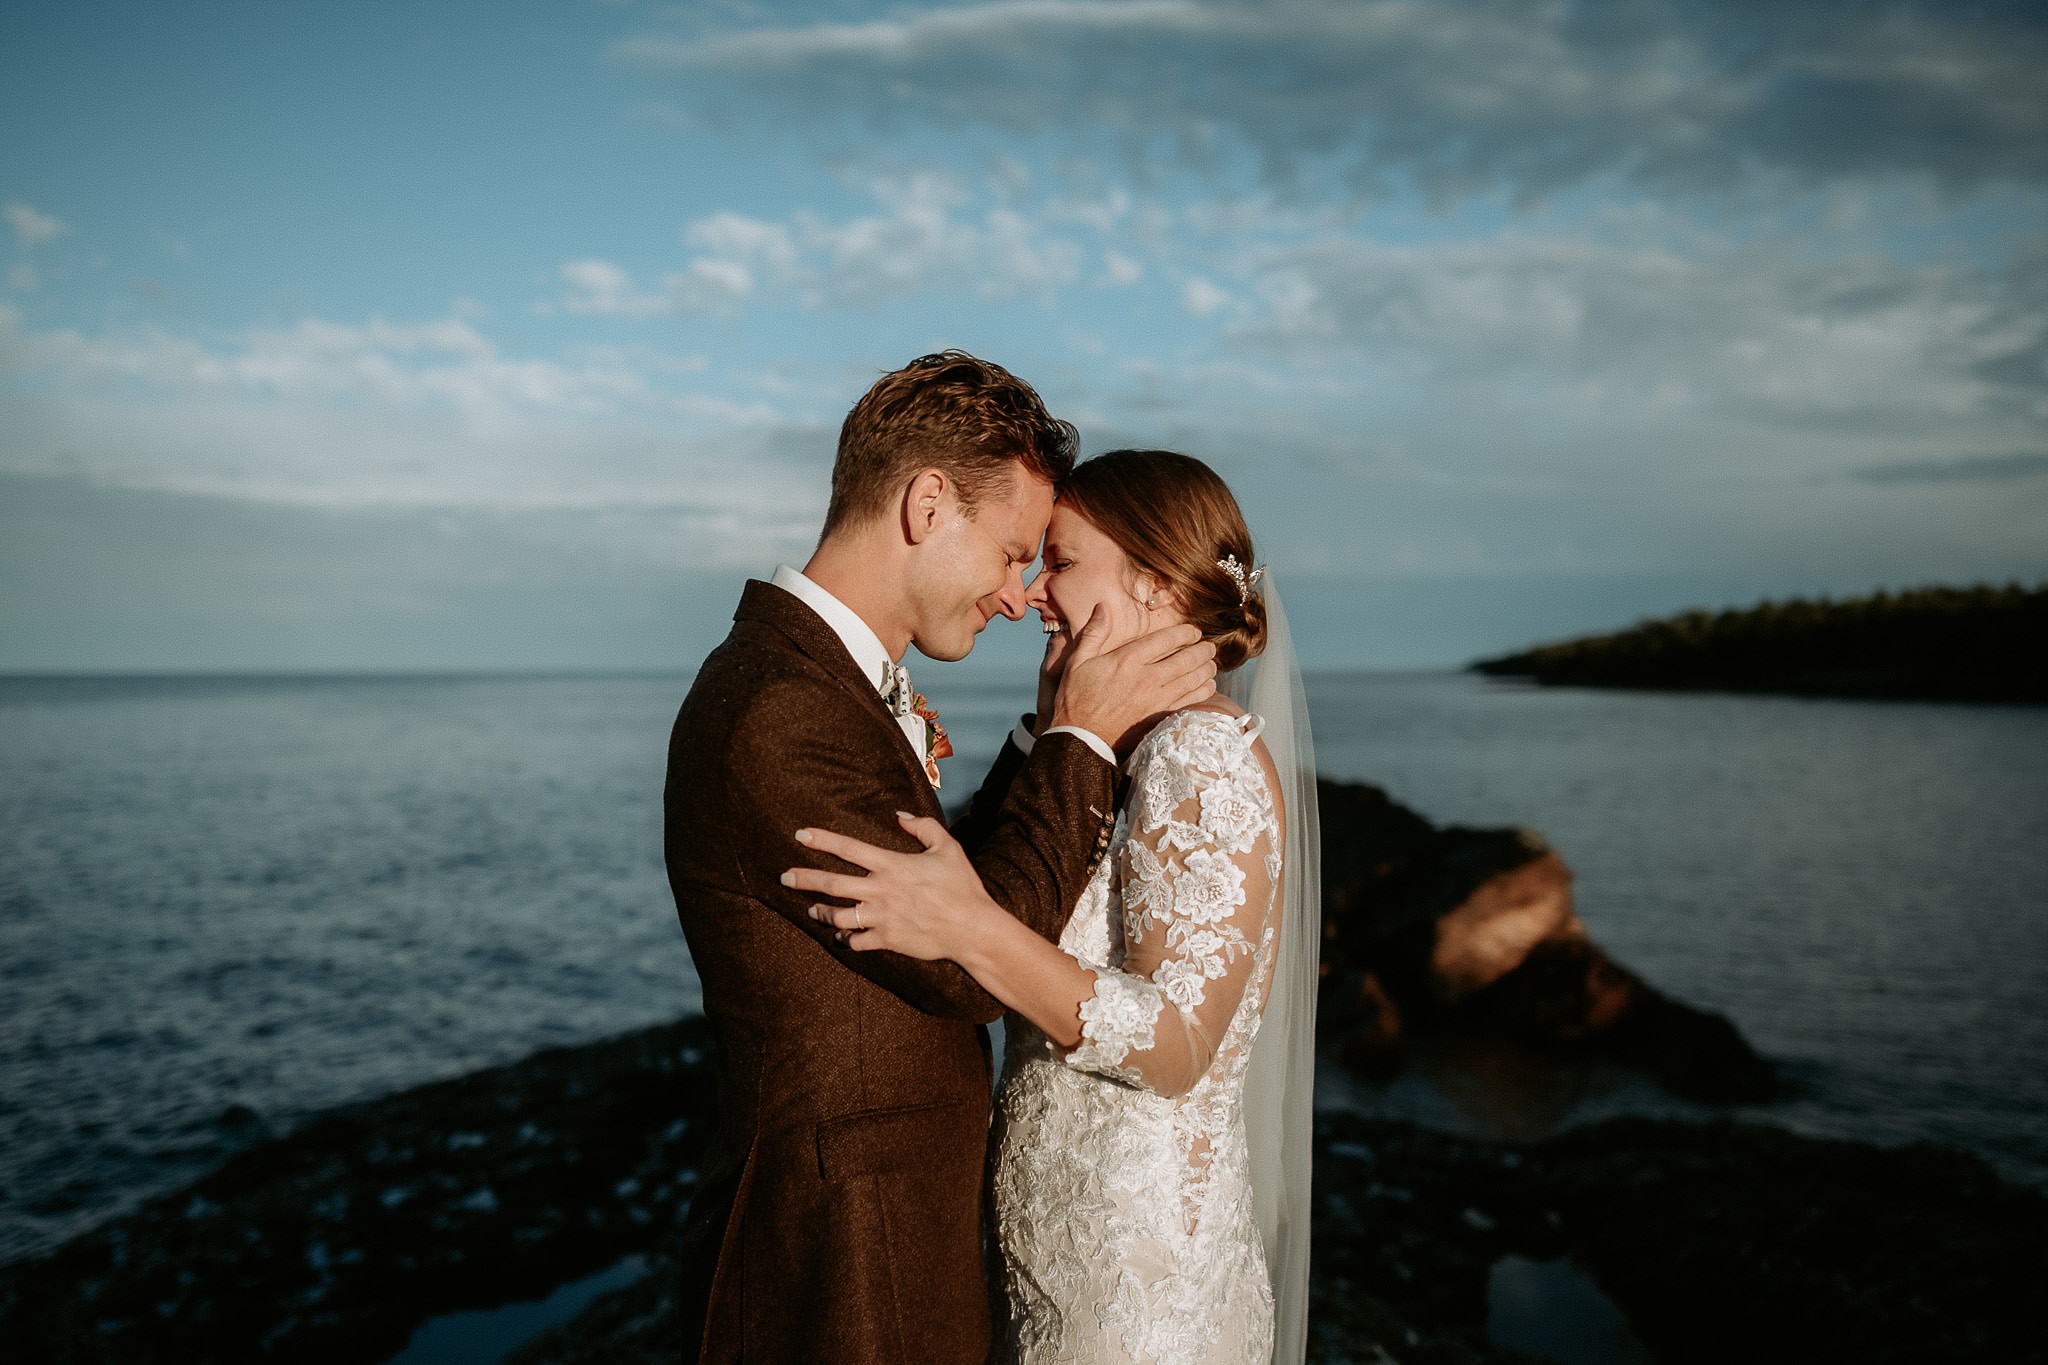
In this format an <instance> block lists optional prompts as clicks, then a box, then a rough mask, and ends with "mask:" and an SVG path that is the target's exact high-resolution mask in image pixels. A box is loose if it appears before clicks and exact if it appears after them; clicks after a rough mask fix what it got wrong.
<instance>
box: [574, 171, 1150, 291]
mask: <svg viewBox="0 0 2048 1365" xmlns="http://www.w3.org/2000/svg"><path fill="white" fill-rule="evenodd" d="M871 192H872V194H873V195H874V198H875V199H876V200H877V202H878V206H879V211H878V212H875V213H870V214H860V215H855V216H853V217H849V218H843V219H838V220H834V219H830V218H827V217H825V216H824V215H822V214H819V213H816V212H813V211H810V210H802V211H799V212H798V213H796V214H795V215H793V216H792V217H791V218H790V219H789V221H787V222H769V221H766V220H764V219H759V218H750V217H747V216H745V215H743V214H739V213H733V212H721V213H716V214H712V215H710V216H708V217H705V218H699V219H696V220H695V221H693V222H691V223H690V224H688V225H687V226H686V227H685V228H684V230H683V242H684V244H685V245H686V246H688V247H690V248H692V249H694V250H695V251H696V252H697V254H696V255H694V256H692V257H690V259H689V260H688V261H686V262H685V263H684V264H683V265H682V267H681V268H679V269H676V270H672V271H668V272H666V273H664V274H663V275H662V276H661V280H660V284H659V286H658V287H656V288H653V289H642V288H640V287H639V286H637V285H635V284H634V282H633V279H632V277H631V276H630V275H629V274H628V273H627V272H626V271H624V270H623V269H621V268H620V267H618V266H615V265H612V264H610V263H608V262H605V261H598V260H586V261H574V262H571V263H570V264H569V265H566V266H564V267H563V269H562V276H563V279H564V282H565V283H566V284H568V286H569V291H568V293H567V294H566V295H565V296H564V297H563V299H562V301H561V306H562V307H563V308H565V309H566V310H568V311H570V312H575V313H597V314H605V315H609V316H614V317H652V316H656V315H661V314H677V315H683V316H714V317H715V316H723V315H728V314H731V313H732V312H734V311H735V310H737V309H738V308H740V307H741V306H742V305H744V304H747V303H750V302H753V301H756V300H760V299H767V298H776V297H783V296H793V297H795V298H796V299H798V300H799V301H800V302H802V303H803V304H804V305H805V306H807V307H810V308H876V307H880V306H882V305H884V304H887V303H891V302H894V301H896V300H899V299H904V298H909V297H912V296H914V295H917V294H920V293H924V292H927V291H954V292H961V291H964V292H969V293H972V294H974V295H977V296H979V297H982V298H988V299H1002V298H1012V297H1015V296H1017V295H1023V294H1036V295H1039V296H1047V295H1050V294H1051V293H1052V292H1053V291H1054V290H1057V289H1059V288H1061V287H1064V286H1066V285H1069V284H1072V283H1073V282H1075V281H1076V280H1077V279H1079V278H1080V275H1081V270H1082V263H1083V260H1084V259H1085V256H1086V253H1085V251H1084V250H1083V248H1082V246H1081V245H1080V244H1079V243H1078V242H1076V241H1074V240H1072V239H1070V238H1068V237H1064V236H1061V235H1059V234H1057V233H1054V232H1052V231H1049V230H1048V228H1047V220H1046V217H1045V216H1034V215H1030V214H1026V213H1022V212H1019V211H1017V210H1016V209H1013V208H1010V207H1006V206H1001V205H997V206H993V207H987V208H983V209H981V210H979V211H974V210H971V209H970V208H969V204H970V201H971V195H970V193H969V191H968V189H967V188H966V187H965V186H964V185H963V184H962V183H961V182H959V181H957V180H955V179H953V178H952V177H950V176H944V175H938V174H918V175H911V176H907V177H900V178H895V179H885V180H880V181H877V182H876V183H875V184H874V185H873V186H872V187H871ZM1057 216H1058V218H1059V220H1060V221H1066V222H1074V221H1087V220H1086V219H1085V218H1083V219H1078V220H1077V218H1076V217H1075V215H1074V213H1073V211H1072V210H1071V208H1070V206H1062V207H1061V209H1060V210H1059V213H1058V215H1057ZM1119 260H1120V261H1123V258H1119ZM1123 264H1124V265H1125V266H1127V267H1132V268H1134V263H1131V262H1128V261H1123Z"/></svg>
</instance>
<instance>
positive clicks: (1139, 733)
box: [1039, 608, 1216, 754]
mask: <svg viewBox="0 0 2048 1365" xmlns="http://www.w3.org/2000/svg"><path fill="white" fill-rule="evenodd" d="M1107 633H1108V626H1107V622H1106V620H1105V618H1104V617H1103V615H1102V612H1101V609H1100V608H1097V610H1096V612H1095V614H1094V615H1093V616H1090V617H1089V618H1088V624H1087V625H1085V626H1083V627H1082V628H1081V632H1080V634H1079V635H1077V636H1076V637H1075V638H1074V641H1073V644H1072V645H1071V646H1070V647H1069V648H1068V650H1067V651H1066V652H1065V655H1064V657H1063V658H1062V659H1061V660H1060V672H1059V687H1058V692H1057V694H1056V696H1055V698H1054V701H1053V705H1052V719H1051V720H1050V721H1047V720H1046V719H1045V711H1044V710H1043V709H1041V710H1040V712H1039V723H1040V727H1041V730H1043V729H1046V728H1050V727H1051V726H1054V725H1072V726H1075V727H1076V728H1078V729H1082V730H1086V731H1088V732H1089V733H1090V734H1095V735H1100V736H1101V737H1102V738H1103V739H1104V740H1106V741H1108V742H1109V744H1110V745H1111V746H1112V747H1114V748H1115V749H1116V751H1117V752H1118V753H1120V754H1123V753H1129V752H1130V749H1131V746H1133V745H1135V744H1136V743H1137V742H1138V741H1139V740H1140V739H1142V738H1144V734H1145V731H1146V729H1148V728H1149V727H1150V722H1151V721H1153V720H1154V719H1155V718H1156V717H1158V716H1162V715H1165V714H1166V713H1168V712H1170V711H1179V710H1182V709H1184V708H1186V707H1189V706H1196V705H1199V704H1200V703H1202V702H1205V701H1207V700H1208V699H1209V698H1210V697H1212V696H1214V695H1215V694H1216V646H1215V645H1213V644H1211V643H1209V642H1208V641H1207V640H1204V639H1203V638H1202V633H1201V631H1199V630H1197V629H1196V628H1195V627H1193V626H1191V625H1186V624H1182V625H1176V626H1162V627H1161V628H1160V629H1158V630H1155V631H1152V632H1150V633H1148V634H1145V635H1140V636H1139V637H1138V638H1137V639H1135V640H1131V641H1128V642H1126V643H1124V644H1121V645H1118V646H1117V647H1116V648H1115V649H1104V648H1103V647H1102V641H1103V638H1104V636H1105V635H1106V634H1107ZM1043 696H1044V689H1043V675H1042V674H1041V689H1040V697H1041V698H1043Z"/></svg>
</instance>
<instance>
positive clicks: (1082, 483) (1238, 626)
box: [1060, 450, 1266, 673]
mask: <svg viewBox="0 0 2048 1365" xmlns="http://www.w3.org/2000/svg"><path fill="white" fill-rule="evenodd" d="M1060 501H1061V502H1063V503H1065V504H1066V505H1067V506H1069V507H1071V508H1073V509H1074V510H1075V511H1076V512H1079V513H1080V514H1081V515H1082V516H1083V517H1085V518H1087V521H1088V524H1089V525H1090V526H1093V527H1094V528H1095V529H1096V530H1098V531H1100V532H1102V534H1104V535H1106V536H1108V537H1109V538H1110V539H1111V540H1113V541H1115V542H1116V544H1117V548H1118V549H1120V550H1122V551H1123V552H1124V553H1125V554H1126V555H1128V556H1130V560H1131V564H1132V566H1133V567H1134V568H1135V569H1137V570H1138V571H1139V572H1141V573H1146V574H1150V575H1151V576H1152V577H1153V578H1154V579H1155V580H1157V581H1158V583H1159V585H1160V586H1161V587H1167V588H1172V589H1173V591H1174V595H1175V597H1177V598H1178V599H1179V601H1180V606H1181V613H1182V615H1184V616H1185V617H1186V618H1187V619H1188V621H1189V623H1190V624H1192V625H1194V626H1195V627H1196V628H1197V629H1198V630H1200V631H1201V632H1202V638H1203V639H1205V640H1208V641H1211V642H1212V643H1213V644H1215V646H1216V668H1217V671H1218V672H1222V673H1228V672H1229V671H1230V670H1231V669H1233V668H1236V667H1238V666H1239V665H1241V664H1243V663H1245V662H1246V661H1247V660H1251V659H1256V658H1257V657H1258V656H1259V655H1260V654H1261V653H1262V652H1264V650H1265V648H1266V604H1265V601H1264V600H1263V599H1261V598H1260V596H1259V595H1258V593H1257V592H1252V593H1251V594H1250V595H1249V596H1248V597H1247V596H1244V595H1243V594H1241V593H1240V591H1239V589H1238V586H1237V580H1236V579H1234V578H1232V577H1231V576H1230V574H1229V572H1228V571H1227V570H1225V569H1224V568H1223V565H1222V561H1223V559H1224V558H1225V557H1234V558H1235V559H1236V560H1237V562H1238V564H1239V565H1240V566H1242V570H1243V572H1245V573H1247V574H1248V573H1250V572H1251V570H1252V566H1253V565H1254V564H1256V563H1257V562H1258V561H1256V560H1255V559H1253V558H1252V533H1251V528H1250V527H1248V526H1246V525H1245V521H1244V512H1243V510H1242V509H1240V508H1239V507H1238V505H1237V499H1236V498H1235V497H1233V496H1232V495H1231V492H1230V485H1229V484H1226V483H1225V482H1223V480H1222V478H1221V477H1220V476H1219V475H1218V474H1217V473H1216V471H1215V470H1213V469H1211V468H1209V466H1207V465H1205V464H1203V463H1202V462H1201V461H1200V460H1198V459H1196V458H1195V457H1194V456H1192V455H1181V454H1178V453H1176V452H1174V451H1171V450H1112V451H1110V452H1109V453H1108V454H1106V455H1097V456H1096V457H1095V458H1094V459H1092V460H1083V461H1082V462H1081V463H1080V464H1078V465H1076V466H1074V472H1073V473H1072V474H1070V475H1068V476H1067V481H1066V482H1065V483H1063V484H1061V485H1060Z"/></svg>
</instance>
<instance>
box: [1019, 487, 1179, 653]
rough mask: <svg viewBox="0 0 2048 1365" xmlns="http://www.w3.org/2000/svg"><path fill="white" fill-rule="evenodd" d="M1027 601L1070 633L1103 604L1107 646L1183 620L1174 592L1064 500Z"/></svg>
mask: <svg viewBox="0 0 2048 1365" xmlns="http://www.w3.org/2000/svg"><path fill="white" fill-rule="evenodd" d="M1148 597H1149V598H1150V599H1151V600H1152V603H1153V605H1152V606H1151V607H1150V608H1149V609H1148V608H1147V607H1146V605H1145V602H1146V599H1147V598H1148ZM1024 605H1025V606H1027V607H1031V608H1034V609H1035V610H1036V611H1037V612H1038V615H1039V617H1040V619H1041V620H1044V621H1047V622H1051V623H1055V624H1057V625H1058V626H1059V627H1060V628H1061V629H1062V630H1065V631H1067V632H1068V633H1069V634H1075V633H1078V632H1079V631H1080V629H1081V627H1083V626H1085V625H1087V624H1088V618H1089V617H1090V616H1092V615H1094V613H1095V610H1096V608H1097V607H1100V608H1101V609H1102V611H1103V614H1104V616H1105V617H1106V620H1105V621H1104V625H1106V626H1107V627H1108V634H1107V635H1106V636H1105V637H1104V639H1103V648H1105V649H1114V648H1116V647H1117V646H1118V645H1120V644H1124V643H1125V642H1127V641H1130V640H1134V639H1136V638H1137V637H1138V636H1140V635H1142V634H1144V633H1145V632H1146V631H1148V630H1154V629H1157V628H1158V627H1160V626H1166V625H1172V624H1173V623H1175V622H1176V621H1178V620H1179V619H1180V612H1179V611H1178V609H1177V606H1176V604H1175V602H1174V600H1173V594H1172V592H1171V590H1169V589H1164V588H1160V587H1159V586H1157V585H1156V584H1154V583H1153V581H1152V579H1151V577H1150V576H1149V575H1147V574H1145V573H1143V572H1142V571H1140V570H1139V569H1138V567H1137V566H1136V565H1135V564H1133V563H1131V557H1130V556H1129V555H1127V554H1125V553H1124V552H1123V548H1122V547H1121V546H1119V545H1118V544H1117V543H1116V542H1115V541H1113V540H1111V539H1110V538H1109V537H1108V536H1106V535H1104V534H1103V533H1102V532H1101V531H1098V530H1097V529H1096V528H1095V526H1094V524H1093V523H1091V522H1090V521H1089V520H1088V519H1087V518H1086V517H1084V516H1082V515H1081V514H1080V513H1079V512H1077V511H1075V510H1074V509H1073V508H1072V507H1071V506H1069V505H1068V504H1066V503H1064V502H1062V503H1058V504H1055V505H1054V507H1053V509H1052V523H1051V524H1050V525H1049V526H1047V527H1046V531H1045V551H1044V554H1043V555H1042V556H1041V560H1040V567H1039V570H1038V575H1037V577H1035V578H1033V579H1032V580H1031V586H1030V588H1029V589H1027V590H1026V592H1025V594H1024Z"/></svg>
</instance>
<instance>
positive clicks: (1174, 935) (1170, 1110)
mask: <svg viewBox="0 0 2048 1365" xmlns="http://www.w3.org/2000/svg"><path fill="white" fill-rule="evenodd" d="M1260 724H1261V722H1260V721H1259V720H1258V718H1257V717H1255V716H1250V715H1247V716H1245V717H1242V718H1233V717H1229V716H1224V715H1221V714H1219V713H1217V712H1214V711H1203V710H1193V711H1184V712H1181V713H1179V714H1178V715H1175V716H1172V717H1169V718H1168V719H1167V720H1165V721H1163V722H1161V723H1160V725H1159V726H1158V728H1156V729H1154V730H1153V731H1152V733H1151V734H1150V735H1148V736H1147V737H1146V738H1145V740H1144V742H1143V743H1141V744H1140V745H1139V746H1138V748H1137V751H1136V752H1135V753H1134V754H1133V756H1132V761H1131V778H1132V783H1131V792H1130V796H1129V798H1128V800H1127V801H1126V803H1125V806H1124V809H1123V810H1122V811H1120V812H1119V813H1118V818H1117V822H1116V828H1115V833H1114V835H1113V837H1112V842H1111V843H1110V845H1109V848H1108V851H1107V853H1106V854H1105V856H1104V857H1103V859H1102V861H1101V864H1100V865H1099V866H1098V867H1097V868H1096V870H1095V874H1094V877H1093V878H1092V879H1091V880H1090V882H1089V884H1088V888H1087V890H1086V891H1085V892H1084V893H1083V894H1082V897H1081V901H1080V905H1079V906H1078V907H1077V908H1076V909H1075V911H1074V915H1073V918H1072V919H1071V920H1069V921H1068V923H1067V926H1066V929H1065V932H1064V933H1063V934H1062V935H1061V937H1060V946H1061V947H1062V948H1064V949H1065V950H1066V951H1067V952H1068V953H1070V954H1072V955H1073V956H1074V957H1075V958H1077V959H1078V960H1079V961H1080V962H1082V963H1083V964H1084V965H1086V966H1087V967H1089V968H1090V970H1092V971H1093V972H1094V973H1095V976H1096V984H1095V994H1094V996H1093V998H1092V999H1090V1000H1088V1001H1086V1002H1085V1003H1083V1005H1082V1006H1081V1026H1082V1039H1081V1044H1080V1046H1079V1047H1077V1048H1075V1049H1074V1050H1073V1051H1071V1052H1067V1051H1065V1050H1064V1049H1062V1048H1060V1047H1058V1046H1057V1045H1055V1044H1054V1043H1053V1042H1052V1041H1051V1040H1049V1039H1048V1038H1047V1037H1046V1036H1045V1034H1043V1033H1041V1032H1040V1031H1039V1030H1038V1029H1036V1028H1034V1027H1032V1026H1031V1025H1030V1024H1029V1023H1028V1022H1026V1021H1025V1020H1023V1019H1022V1018H1020V1017H1018V1016H1016V1015H1012V1016H1010V1019H1009V1021H1008V1023H1007V1026H1006V1036H1007V1043H1006V1045H1005V1060H1004V1068H1003V1082H1002V1086H1001V1089H1000V1092H999V1094H998V1096H997V1104H996V1110H997V1114H996V1123H997V1130H996V1155H995V1160H994V1164H993V1176H992V1180H993V1187H994V1200H995V1226H996V1239H997V1247H998V1250H999V1253H1000V1256H1001V1268H1000V1276H1001V1281H1002V1286H1003V1299H1004V1300H1005V1301H1006V1302H1005V1306H1006V1308H1007V1312H1008V1318H1009V1321H1008V1324H1007V1339H1008V1342H1009V1345H1010V1350H1011V1352H1012V1356H1013V1359H1014V1361H1015V1363H1016V1365H1053V1363H1054V1362H1059V1365H1140V1363H1142V1365H1265V1362H1266V1361H1267V1360H1268V1359H1269V1357H1270V1354H1271V1351H1272V1344H1273V1324H1274V1312H1273V1292H1272V1289H1271V1287H1270V1284H1269V1281H1268V1278H1267V1270H1266V1255H1265V1251H1264V1249H1263V1247H1262V1245H1261V1241H1260V1232H1259V1224H1258V1221H1257V1219H1256V1218H1255V1216H1254V1210H1253V1207H1252V1192H1251V1186H1250V1169H1249V1161H1248V1157H1247V1149H1246V1138H1245V1125H1244V1115H1243V1106H1242V1101H1243V1094H1244V1080H1245V1072H1246V1066H1247V1063H1248V1062H1249V1060H1250V1054H1251V1047H1252V1040H1253V1038H1254V1037H1255V1036H1256V1035H1257V1033H1258V1029H1259V1019H1260V1012H1261V1008H1262V1006H1263V1004H1264V1001H1265V996H1266V993H1267V989H1268V983H1269V981H1270V979H1271V975H1272V969H1273V960H1274V951H1275V945H1276V942H1277V935H1276V930H1277V929H1278V927H1279V925H1278V920H1279V918H1280V907H1281V901H1280V899H1279V895H1278V892H1279V887H1280V881H1281V878H1280V865H1281V849H1282V846H1283V845H1282V838H1281V833H1282V831H1281V818H1282V817H1281V812H1280V811H1278V810H1276V808H1275V802H1274V799H1273V794H1272V788H1271V786H1270V785H1269V783H1268V780H1267V773H1266V770H1265V767H1264V765H1263V764H1262V763H1261V762H1260V759H1259V756H1258V753H1257V751H1256V750H1255V749H1254V748H1253V740H1255V739H1256V738H1257V737H1258V733H1259V727H1260Z"/></svg>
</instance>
